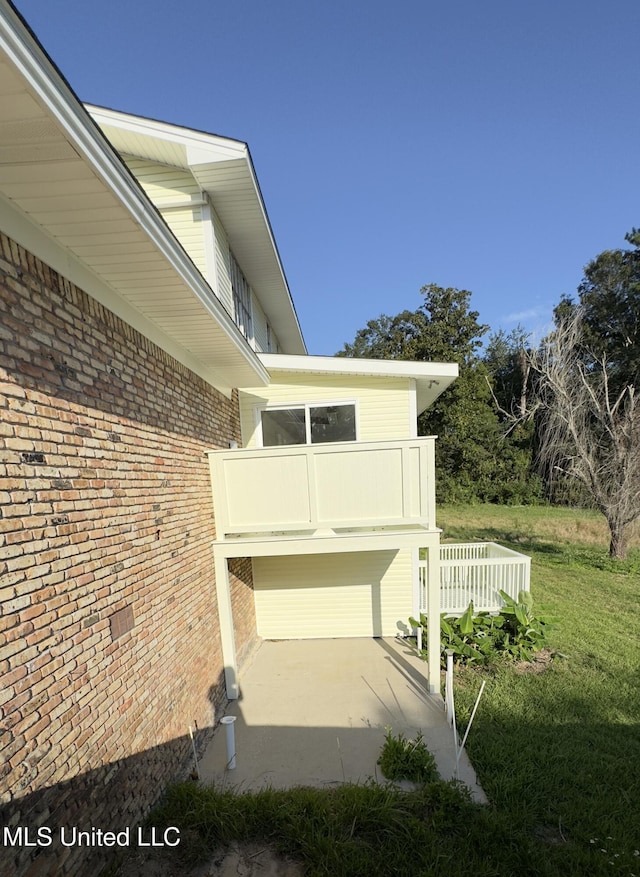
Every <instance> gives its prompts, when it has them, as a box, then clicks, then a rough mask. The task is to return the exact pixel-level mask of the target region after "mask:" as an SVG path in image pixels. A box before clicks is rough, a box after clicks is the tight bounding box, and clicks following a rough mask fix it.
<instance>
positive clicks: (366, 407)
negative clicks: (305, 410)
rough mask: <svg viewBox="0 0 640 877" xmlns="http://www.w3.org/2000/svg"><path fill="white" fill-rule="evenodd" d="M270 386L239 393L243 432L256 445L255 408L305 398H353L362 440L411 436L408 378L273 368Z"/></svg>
mask: <svg viewBox="0 0 640 877" xmlns="http://www.w3.org/2000/svg"><path fill="white" fill-rule="evenodd" d="M271 377H272V382H271V383H270V384H269V386H268V387H260V388H259V389H256V390H255V391H251V390H244V391H242V392H241V393H240V415H241V419H242V436H243V441H244V444H245V446H246V447H255V446H256V443H257V441H256V425H255V409H256V407H264V405H265V403H266V404H269V405H287V404H299V403H303V402H310V403H313V402H324V401H335V402H337V401H341V400H343V399H344V400H345V401H352V400H357V405H358V429H359V433H358V438H359V440H360V441H382V440H384V439H401V438H411V435H412V431H411V426H412V424H411V412H410V405H409V397H410V394H409V380H408V378H376V377H367V376H359V375H318V376H315V375H291V374H288V375H286V377H285V376H284V375H283V374H282V373H278V372H276V371H274V372H273V373H272V376H271Z"/></svg>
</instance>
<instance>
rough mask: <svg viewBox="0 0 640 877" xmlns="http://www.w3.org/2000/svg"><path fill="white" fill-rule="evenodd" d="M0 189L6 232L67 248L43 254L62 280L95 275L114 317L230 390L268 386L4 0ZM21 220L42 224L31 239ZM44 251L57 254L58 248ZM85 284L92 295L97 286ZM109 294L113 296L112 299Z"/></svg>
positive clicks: (0, 16) (0, 9)
mask: <svg viewBox="0 0 640 877" xmlns="http://www.w3.org/2000/svg"><path fill="white" fill-rule="evenodd" d="M0 195H2V196H3V198H4V199H5V202H4V204H5V206H4V207H3V209H2V211H1V216H2V230H3V231H4V232H5V233H6V234H8V235H9V236H15V234H14V233H15V232H17V233H18V234H19V235H21V237H17V238H16V239H17V240H18V242H19V243H21V244H22V245H23V246H25V247H27V248H30V247H31V246H32V245H35V243H37V241H38V240H41V238H39V235H41V234H42V233H44V235H45V236H46V237H47V238H48V239H49V240H53V241H54V242H55V243H56V244H57V247H58V251H59V250H60V248H61V249H62V251H63V252H64V253H66V254H67V255H66V257H63V256H60V258H59V259H57V262H58V264H52V261H56V260H52V259H51V258H49V259H47V258H45V255H44V254H43V255H41V254H40V253H39V252H35V255H36V256H39V257H40V258H43V261H47V262H48V264H50V265H51V267H53V268H55V269H56V270H58V271H61V268H60V265H62V264H64V265H68V266H70V267H69V271H68V272H67V273H66V276H67V277H68V278H69V279H70V280H72V281H73V282H77V281H76V280H75V279H74V277H73V276H69V275H70V274H73V265H74V264H78V265H79V267H80V269H81V271H80V272H79V273H83V272H86V270H87V269H88V272H89V274H86V273H85V274H84V276H85V277H91V276H95V277H96V280H97V281H98V282H97V284H96V288H98V287H99V288H100V290H101V293H100V294H99V295H96V297H98V298H99V299H100V300H101V301H103V303H105V304H107V306H108V307H111V309H112V310H114V311H115V312H116V313H118V312H119V311H122V312H127V310H130V309H131V308H133V309H134V310H135V312H136V313H137V314H139V315H140V317H141V320H140V321H139V324H138V328H141V326H143V325H147V324H149V325H150V326H151V327H153V329H154V332H153V335H154V337H153V340H154V341H156V343H159V344H161V346H165V347H166V348H167V349H168V350H169V352H170V353H172V354H173V355H176V357H177V358H178V359H181V360H182V361H183V362H184V363H185V364H188V365H189V367H191V368H193V367H194V365H195V369H194V370H196V371H197V372H198V373H199V374H201V376H203V377H205V379H207V380H210V381H211V382H215V385H216V386H218V388H219V389H221V390H222V391H223V392H226V393H229V392H230V391H231V389H232V388H233V387H242V386H248V385H252V386H255V385H256V383H257V384H261V383H264V382H266V380H267V373H266V371H265V369H264V368H263V366H262V365H261V364H260V362H259V360H258V359H257V357H256V356H255V354H254V352H253V351H252V350H251V348H250V347H249V345H248V343H247V342H246V340H245V339H244V338H243V337H242V335H241V334H240V332H239V331H238V329H237V327H236V326H235V324H234V323H233V321H232V319H231V317H230V316H229V315H228V313H227V312H226V310H225V309H224V307H223V306H222V304H221V303H220V302H219V301H218V299H217V298H216V297H215V295H214V294H213V292H212V290H211V289H210V288H209V286H208V285H207V284H206V282H205V281H204V278H203V277H202V275H201V274H200V272H199V271H198V270H197V268H196V267H195V265H193V263H192V261H191V260H190V259H189V257H188V256H187V254H186V252H185V251H184V250H183V248H182V247H181V246H180V244H179V243H178V241H177V240H176V239H175V237H174V236H173V234H172V233H171V232H170V231H169V229H168V227H167V226H166V224H165V223H164V221H163V219H162V218H161V217H160V215H159V214H158V212H157V211H156V210H155V208H154V207H153V205H152V204H151V203H150V202H149V200H148V199H147V197H146V195H145V194H144V192H143V191H142V190H141V188H140V187H139V185H138V184H137V182H136V181H135V180H134V179H133V178H132V176H131V174H130V173H129V171H128V170H127V169H126V168H125V166H124V165H123V163H122V161H121V160H120V158H119V157H118V156H117V155H116V154H115V153H114V152H113V149H112V148H111V146H110V145H109V144H108V143H107V142H106V141H105V139H104V137H103V136H102V134H101V133H100V131H99V130H98V128H97V127H96V126H95V124H94V123H93V122H92V120H91V119H90V118H89V116H88V115H87V113H86V111H85V110H84V108H83V107H82V105H81V104H80V103H79V101H78V100H77V98H76V96H75V95H74V94H73V92H72V91H71V89H70V88H69V87H68V85H67V84H66V82H65V81H64V79H63V78H62V77H61V76H60V74H59V73H58V71H57V70H56V68H55V67H54V65H53V64H52V63H51V62H50V61H49V59H48V58H47V57H46V55H45V54H44V52H43V51H42V49H41V48H40V46H39V44H38V43H37V41H36V40H35V39H34V37H33V36H32V35H31V34H30V33H29V31H28V30H27V28H26V27H25V26H24V24H23V23H22V21H21V20H20V18H19V16H18V15H17V14H16V13H15V12H14V10H13V9H12V8H11V7H10V6H9V5H8V4H7V3H6V2H5V0H0ZM10 207H12V208H17V210H14V211H13V212H12V210H11V209H10ZM12 216H15V217H16V219H15V222H14V221H13V220H12ZM21 217H22V218H24V217H26V218H27V219H28V220H29V223H31V225H32V226H33V227H34V229H35V232H34V235H33V236H32V237H31V236H29V235H28V234H27V233H25V231H24V229H25V227H26V224H25V222H24V219H21ZM34 242H35V243H34ZM42 249H44V250H46V251H47V254H48V255H49V256H50V255H51V251H52V250H51V248H50V247H48V248H47V247H43V248H41V251H42ZM61 273H65V272H64V271H61ZM84 288H85V291H86V292H88V293H89V294H92V292H93V290H92V288H91V286H90V285H88V286H87V285H85V286H84ZM104 290H109V291H110V292H111V293H112V301H105V294H104ZM106 298H107V299H108V298H109V296H106ZM118 302H122V303H123V307H122V308H120V309H119V306H118ZM141 331H144V329H143V328H141ZM162 339H166V340H167V345H162ZM169 348H171V349H169ZM180 351H183V352H184V355H183V356H180V355H179V353H180ZM214 376H215V377H214Z"/></svg>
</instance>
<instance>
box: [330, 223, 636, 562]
mask: <svg viewBox="0 0 640 877" xmlns="http://www.w3.org/2000/svg"><path fill="white" fill-rule="evenodd" d="M625 240H626V241H627V243H628V244H630V247H628V248H624V249H622V248H621V249H617V250H606V251H604V252H603V253H600V254H599V255H598V256H596V258H595V259H593V260H592V261H591V262H590V263H589V264H588V265H587V266H586V268H585V270H584V277H583V279H582V282H581V283H580V285H579V287H578V289H577V296H576V297H573V296H563V297H562V299H561V300H560V301H559V302H558V305H557V306H556V308H555V310H554V320H553V328H552V330H551V331H550V332H549V334H548V335H547V336H546V337H545V338H543V339H542V341H541V342H540V343H539V344H537V345H535V346H534V345H533V343H532V339H531V337H530V335H529V334H528V333H527V332H526V331H525V330H524V329H523V328H521V327H517V328H516V329H514V330H513V331H512V332H509V333H505V332H503V331H502V330H501V331H498V332H493V333H492V332H490V328H489V326H488V325H486V324H484V323H481V322H480V314H479V313H478V311H475V310H472V309H471V293H470V292H469V291H467V290H461V289H454V288H443V287H441V286H437V285H435V284H428V285H426V286H424V287H422V289H421V290H420V293H421V295H422V303H421V304H420V306H419V307H418V308H417V309H416V310H415V311H408V310H407V311H403V312H402V313H399V314H397V315H395V316H388V315H385V314H383V315H381V316H379V317H378V318H377V319H373V320H370V321H369V322H368V323H367V325H366V326H365V327H364V328H363V329H360V330H359V331H358V332H357V333H356V336H355V338H354V340H353V342H352V343H350V344H345V345H344V347H343V349H342V350H341V351H339V353H338V354H337V355H338V356H349V357H365V358H373V359H404V360H418V361H431V362H457V363H458V364H459V369H460V376H459V378H458V380H457V381H455V382H454V383H453V384H452V386H451V387H450V388H449V389H448V390H447V391H446V392H445V393H443V394H442V396H440V397H439V399H438V400H437V401H436V403H435V404H434V405H433V406H432V407H431V408H429V409H428V410H427V411H425V412H424V413H423V414H421V415H420V417H419V420H418V432H419V434H420V435H437V436H439V441H438V442H437V443H436V479H437V481H436V484H437V487H436V490H437V498H438V502H449V503H450V502H493V503H503V504H527V503H535V502H543V501H548V502H552V503H563V504H570V505H588V506H592V507H595V508H597V509H598V510H599V511H600V512H601V513H602V514H603V515H604V516H605V518H606V520H607V523H608V526H609V530H610V534H611V543H610V554H611V556H613V557H624V556H626V551H627V538H628V532H629V526H630V525H631V524H632V523H633V522H634V521H635V520H636V519H638V518H639V517H640V404H639V403H638V400H637V397H636V388H637V387H640V230H638V229H633V230H632V231H631V232H629V233H628V234H627V235H626V236H625Z"/></svg>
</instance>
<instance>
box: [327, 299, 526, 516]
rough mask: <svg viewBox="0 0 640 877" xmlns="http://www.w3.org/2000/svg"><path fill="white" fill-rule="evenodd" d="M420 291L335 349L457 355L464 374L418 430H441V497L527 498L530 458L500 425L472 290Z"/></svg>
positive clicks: (391, 355) (418, 356)
mask: <svg viewBox="0 0 640 877" xmlns="http://www.w3.org/2000/svg"><path fill="white" fill-rule="evenodd" d="M421 294H422V295H423V297H424V298H423V303H422V305H421V306H420V307H419V308H418V309H417V310H416V311H404V312H402V313H400V314H398V315H397V316H395V317H390V316H387V315H382V316H380V317H378V319H377V320H371V321H369V322H368V323H367V325H366V327H365V328H364V329H361V330H360V331H359V332H358V333H357V334H356V337H355V339H354V341H353V343H352V344H345V346H344V348H343V350H342V351H340V353H338V356H356V357H369V358H373V359H405V360H417V361H426V362H457V363H458V365H459V367H460V376H459V378H458V379H457V380H456V381H454V383H453V384H452V386H451V387H449V389H448V390H446V392H445V393H443V394H442V396H440V397H439V398H438V399H437V400H436V402H435V404H434V405H432V406H431V407H430V408H429V409H427V411H425V412H424V413H423V414H422V415H421V416H420V418H419V420H418V431H419V434H421V435H437V436H438V437H439V440H438V441H437V442H436V490H437V493H438V499H439V501H440V502H469V501H487V502H489V501H491V502H503V501H504V502H522V501H523V500H524V499H525V498H526V497H527V496H529V495H530V488H529V486H528V484H527V474H526V473H527V465H526V463H527V460H528V458H527V457H526V453H525V454H524V455H523V452H522V450H521V449H520V448H519V447H517V446H516V445H515V444H514V443H513V442H512V441H510V440H509V439H506V438H505V437H504V435H503V433H502V430H501V427H500V423H499V419H498V417H497V414H496V411H495V410H494V407H493V402H492V397H491V390H490V386H489V382H488V373H487V370H486V368H485V366H484V365H483V364H482V362H481V361H480V359H479V351H480V348H481V346H482V338H483V336H484V334H485V333H486V332H487V329H488V326H486V325H484V324H482V323H480V322H479V313H478V312H477V311H475V310H471V308H470V300H471V293H470V292H468V291H467V290H460V289H454V288H451V287H448V288H443V287H440V286H437V285H435V284H429V285H427V286H424V287H423V288H422V290H421ZM529 498H530V496H529Z"/></svg>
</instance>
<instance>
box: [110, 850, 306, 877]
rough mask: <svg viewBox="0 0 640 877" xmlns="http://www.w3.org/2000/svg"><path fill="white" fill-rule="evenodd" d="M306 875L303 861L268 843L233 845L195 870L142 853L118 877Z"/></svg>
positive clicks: (260, 876)
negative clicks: (291, 858)
mask: <svg viewBox="0 0 640 877" xmlns="http://www.w3.org/2000/svg"><path fill="white" fill-rule="evenodd" d="M303 874H304V870H303V867H302V865H301V864H300V863H299V862H293V861H291V860H290V859H286V858H284V857H283V856H280V855H278V854H277V853H276V852H274V850H272V849H271V848H270V847H268V846H265V845H264V844H255V843H254V844H250V843H246V844H232V845H231V846H230V847H229V848H228V849H226V850H221V851H219V852H217V853H214V855H213V856H212V857H211V859H210V860H209V861H208V862H205V863H204V864H203V865H196V866H194V867H193V868H185V866H184V865H178V864H177V863H175V862H173V861H170V860H169V859H166V858H159V857H157V856H154V855H153V854H145V853H142V854H139V855H137V856H134V857H132V858H131V859H129V860H127V861H126V862H125V863H124V865H123V866H122V868H121V870H120V871H119V872H118V877H302V875H303Z"/></svg>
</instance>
